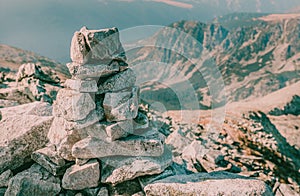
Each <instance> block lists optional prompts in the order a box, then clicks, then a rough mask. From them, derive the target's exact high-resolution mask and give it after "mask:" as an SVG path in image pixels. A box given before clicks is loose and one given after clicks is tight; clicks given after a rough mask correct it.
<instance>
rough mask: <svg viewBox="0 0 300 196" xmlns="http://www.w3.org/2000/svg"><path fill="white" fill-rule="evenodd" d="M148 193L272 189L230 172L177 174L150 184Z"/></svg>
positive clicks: (261, 191)
mask: <svg viewBox="0 0 300 196" xmlns="http://www.w3.org/2000/svg"><path fill="white" fill-rule="evenodd" d="M144 191H145V193H146V195H174V196H175V195H228V196H229V195H266V196H269V195H270V196H272V195H273V193H272V190H271V189H270V187H269V186H268V185H267V184H266V183H264V182H263V181H260V180H256V179H251V178H246V177H242V176H239V175H235V174H231V173H228V172H212V173H197V174H191V175H177V176H171V177H167V178H165V179H162V180H158V181H155V182H153V183H152V184H148V185H147V186H146V187H145V188H144Z"/></svg>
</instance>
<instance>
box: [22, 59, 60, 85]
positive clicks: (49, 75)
mask: <svg viewBox="0 0 300 196" xmlns="http://www.w3.org/2000/svg"><path fill="white" fill-rule="evenodd" d="M44 69H45V68H44ZM29 77H33V78H36V79H40V80H42V81H45V82H50V83H59V82H60V79H59V77H58V76H57V75H56V74H55V73H54V72H51V71H50V70H47V72H46V73H45V72H44V71H43V70H42V68H41V67H40V66H38V65H36V64H34V63H25V64H22V65H21V66H20V67H19V70H18V73H17V77H16V81H21V80H22V79H24V78H29Z"/></svg>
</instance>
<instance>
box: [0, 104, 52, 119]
mask: <svg viewBox="0 0 300 196" xmlns="http://www.w3.org/2000/svg"><path fill="white" fill-rule="evenodd" d="M1 112H2V114H3V116H16V115H35V116H52V106H51V105H50V104H49V103H45V102H38V101H36V102H32V103H28V104H23V105H18V106H14V107H8V108H1Z"/></svg>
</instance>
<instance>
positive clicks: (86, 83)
mask: <svg viewBox="0 0 300 196" xmlns="http://www.w3.org/2000/svg"><path fill="white" fill-rule="evenodd" d="M64 86H65V88H69V89H72V90H75V91H78V92H80V93H95V92H97V91H98V87H97V82H96V80H72V79H67V80H66V82H65V84H64Z"/></svg>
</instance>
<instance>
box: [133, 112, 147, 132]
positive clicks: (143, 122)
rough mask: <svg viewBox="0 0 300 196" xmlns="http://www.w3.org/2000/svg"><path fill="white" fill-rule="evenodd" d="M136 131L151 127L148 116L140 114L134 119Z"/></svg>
mask: <svg viewBox="0 0 300 196" xmlns="http://www.w3.org/2000/svg"><path fill="white" fill-rule="evenodd" d="M133 126H134V129H147V128H148V127H149V119H148V117H147V115H145V114H143V113H142V112H138V115H137V116H136V118H135V119H133Z"/></svg>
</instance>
